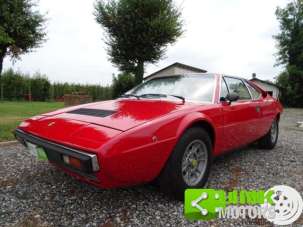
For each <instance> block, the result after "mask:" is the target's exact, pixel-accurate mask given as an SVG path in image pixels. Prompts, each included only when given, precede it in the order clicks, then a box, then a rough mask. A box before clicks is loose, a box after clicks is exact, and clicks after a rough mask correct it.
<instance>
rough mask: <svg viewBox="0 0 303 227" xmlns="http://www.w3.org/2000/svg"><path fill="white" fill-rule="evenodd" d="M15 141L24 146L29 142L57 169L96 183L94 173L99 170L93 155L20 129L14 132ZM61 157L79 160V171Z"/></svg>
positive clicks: (96, 179)
mask: <svg viewBox="0 0 303 227" xmlns="http://www.w3.org/2000/svg"><path fill="white" fill-rule="evenodd" d="M15 137H16V139H17V140H18V141H19V142H21V143H22V144H23V145H25V146H26V142H30V143H32V144H35V145H37V146H39V147H42V148H43V149H44V151H45V153H46V155H47V158H48V160H49V161H50V162H51V163H53V164H55V165H56V166H58V167H61V168H63V169H67V170H68V171H70V172H72V173H75V174H78V175H80V176H83V177H85V178H88V179H90V180H94V181H98V178H97V177H96V175H95V173H96V172H97V171H98V170H99V163H98V159H97V156H96V155H95V154H90V153H86V152H84V151H79V150H76V149H73V148H70V147H66V146H64V145H61V144H57V143H53V142H51V141H48V140H45V139H42V138H40V137H37V136H34V135H31V134H29V133H26V132H24V131H22V130H20V129H16V130H15ZM63 156H70V157H73V158H76V159H78V160H80V162H81V169H77V168H74V167H73V166H70V165H68V164H66V163H65V162H64V160H63Z"/></svg>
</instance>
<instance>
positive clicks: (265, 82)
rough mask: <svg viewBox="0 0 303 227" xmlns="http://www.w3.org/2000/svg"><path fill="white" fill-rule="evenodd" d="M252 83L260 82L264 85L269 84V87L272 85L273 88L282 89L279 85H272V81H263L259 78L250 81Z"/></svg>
mask: <svg viewBox="0 0 303 227" xmlns="http://www.w3.org/2000/svg"><path fill="white" fill-rule="evenodd" d="M250 81H258V82H261V83H264V84H268V85H271V86H275V87H277V88H280V86H279V85H277V84H274V83H272V82H270V81H268V80H261V79H259V78H257V77H255V78H252V79H250Z"/></svg>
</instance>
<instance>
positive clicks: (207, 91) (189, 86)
mask: <svg viewBox="0 0 303 227" xmlns="http://www.w3.org/2000/svg"><path fill="white" fill-rule="evenodd" d="M214 86H215V78H214V76H213V75H209V74H203V75H192V76H167V77H160V78H155V79H151V80H148V81H146V82H145V83H143V84H141V85H139V86H138V87H136V88H134V89H133V90H131V91H129V92H127V94H128V95H136V96H144V95H146V94H164V95H168V96H172V95H173V96H180V97H184V98H185V100H187V101H188V100H192V101H199V102H212V98H213V93H214ZM146 97H155V96H153V95H152V96H146Z"/></svg>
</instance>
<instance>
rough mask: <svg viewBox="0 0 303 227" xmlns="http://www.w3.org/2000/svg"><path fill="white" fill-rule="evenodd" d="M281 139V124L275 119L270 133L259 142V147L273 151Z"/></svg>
mask: <svg viewBox="0 0 303 227" xmlns="http://www.w3.org/2000/svg"><path fill="white" fill-rule="evenodd" d="M278 137H279V122H278V120H277V119H275V120H274V121H273V122H272V124H271V127H270V130H269V131H268V133H267V134H266V135H265V136H264V137H262V138H261V139H260V140H259V147H260V148H263V149H273V148H274V147H275V146H276V144H277V141H278Z"/></svg>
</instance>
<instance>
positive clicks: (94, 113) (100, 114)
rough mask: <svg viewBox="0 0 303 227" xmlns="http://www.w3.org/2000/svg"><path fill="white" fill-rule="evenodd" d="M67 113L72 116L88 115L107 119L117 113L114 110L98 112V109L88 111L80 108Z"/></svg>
mask: <svg viewBox="0 0 303 227" xmlns="http://www.w3.org/2000/svg"><path fill="white" fill-rule="evenodd" d="M67 113H71V114H80V115H88V116H94V117H107V116H110V115H112V114H114V113H115V111H113V110H98V109H87V108H80V109H76V110H72V111H69V112H67Z"/></svg>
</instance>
